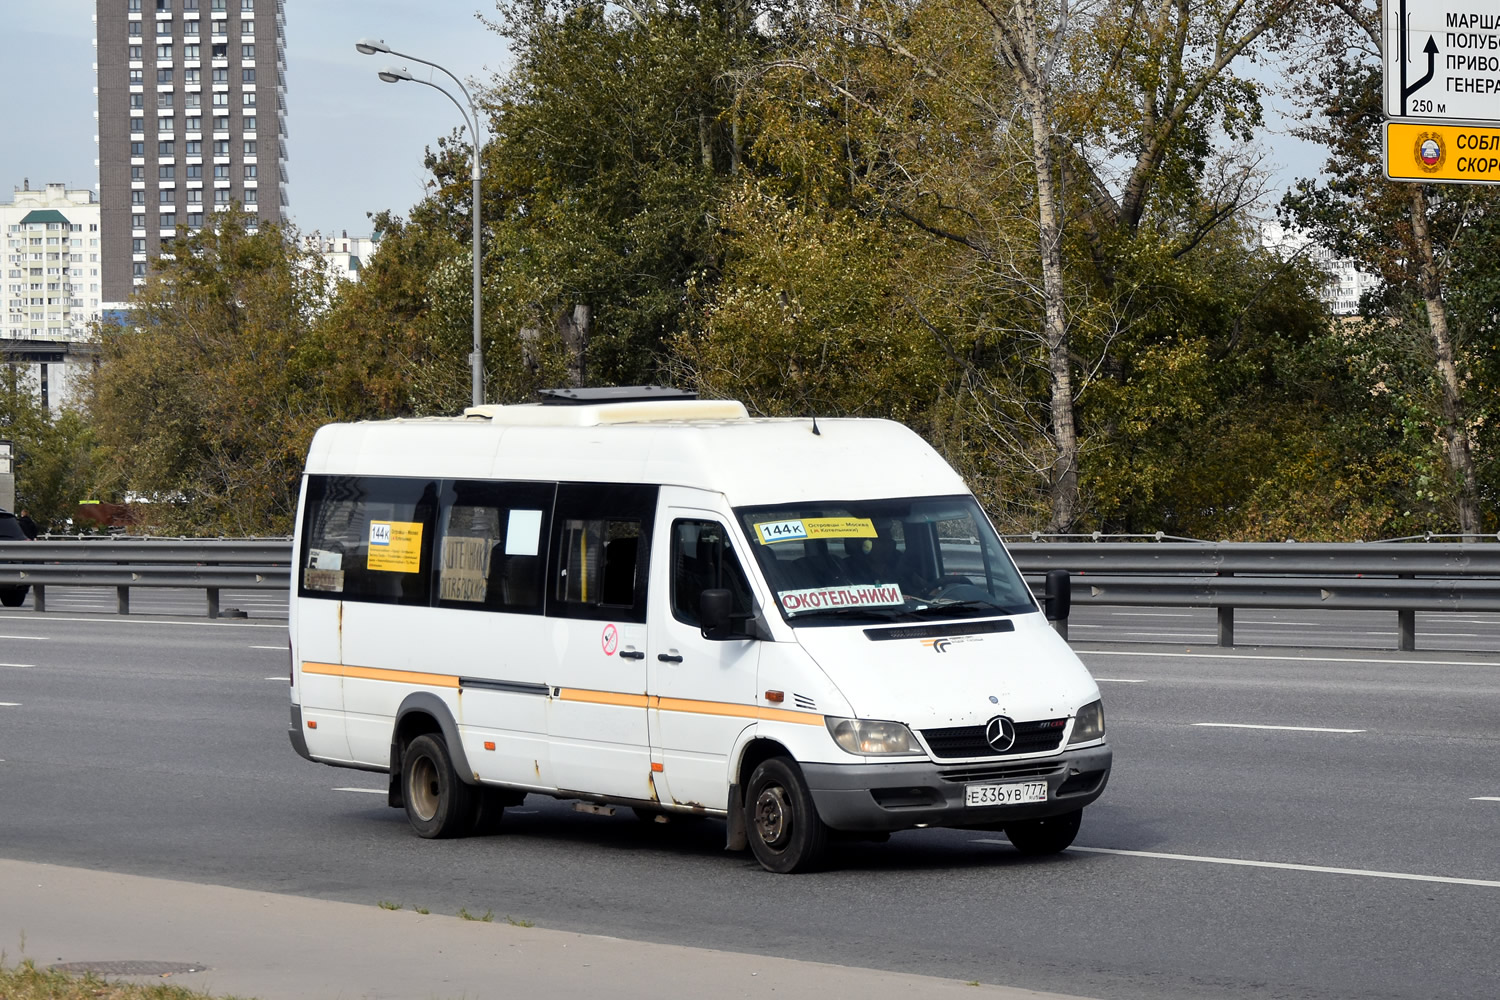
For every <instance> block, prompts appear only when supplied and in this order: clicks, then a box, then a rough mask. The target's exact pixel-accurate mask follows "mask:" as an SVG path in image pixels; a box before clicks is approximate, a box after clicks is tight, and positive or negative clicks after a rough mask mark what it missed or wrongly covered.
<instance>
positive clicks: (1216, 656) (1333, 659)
mask: <svg viewBox="0 0 1500 1000" xmlns="http://www.w3.org/2000/svg"><path fill="white" fill-rule="evenodd" d="M1070 627H1071V626H1070ZM1074 652H1076V653H1078V654H1079V655H1081V656H1156V657H1166V656H1170V657H1176V658H1179V659H1188V660H1283V661H1290V662H1292V663H1403V664H1405V663H1415V664H1417V665H1419V666H1433V667H1493V666H1500V664H1496V663H1493V662H1488V663H1487V662H1485V661H1483V660H1372V659H1369V658H1367V657H1363V656H1269V655H1260V654H1254V655H1252V654H1238V655H1236V654H1234V653H1157V652H1152V651H1150V650H1143V649H1079V650H1074Z"/></svg>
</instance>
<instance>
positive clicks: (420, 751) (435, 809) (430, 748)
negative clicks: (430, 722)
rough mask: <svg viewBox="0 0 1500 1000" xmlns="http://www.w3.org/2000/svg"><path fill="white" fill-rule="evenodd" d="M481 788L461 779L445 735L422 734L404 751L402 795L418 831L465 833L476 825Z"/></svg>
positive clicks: (448, 834)
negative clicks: (446, 744) (454, 766)
mask: <svg viewBox="0 0 1500 1000" xmlns="http://www.w3.org/2000/svg"><path fill="white" fill-rule="evenodd" d="M477 791H478V790H477V789H475V788H473V787H471V786H469V785H466V784H464V783H463V782H462V781H460V780H458V774H457V773H456V772H455V771H454V770H453V761H452V759H451V758H450V757H449V756H448V748H447V746H445V745H444V744H443V740H442V737H440V736H436V735H433V734H427V735H423V736H418V737H417V738H416V739H414V740H412V741H411V743H409V744H408V745H407V747H406V752H405V753H404V754H402V755H401V799H402V802H403V803H405V805H406V818H407V819H408V820H410V821H411V827H412V829H413V830H415V831H417V835H418V836H421V837H425V838H427V839H429V840H431V839H435V838H439V837H462V836H464V835H466V834H468V833H470V832H472V831H473V829H474V823H475V820H476V818H477V815H478V807H479V796H478V795H477V794H476V793H477Z"/></svg>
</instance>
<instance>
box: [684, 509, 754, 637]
mask: <svg viewBox="0 0 1500 1000" xmlns="http://www.w3.org/2000/svg"><path fill="white" fill-rule="evenodd" d="M715 587H723V588H725V589H727V590H728V591H729V594H730V597H731V598H732V601H733V603H732V605H731V608H730V613H731V614H733V615H749V614H750V613H751V601H750V584H749V583H748V582H747V581H746V579H745V573H744V571H743V570H742V569H740V561H739V560H738V559H737V558H735V555H734V549H733V548H731V547H730V545H729V543H728V541H727V540H726V539H725V537H724V527H723V525H721V524H719V522H717V521H673V522H672V617H673V618H676V619H677V620H678V621H680V622H684V623H686V624H688V625H697V624H698V595H700V594H702V593H703V592H704V591H705V590H709V589H711V588H715Z"/></svg>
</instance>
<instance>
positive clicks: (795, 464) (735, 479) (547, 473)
mask: <svg viewBox="0 0 1500 1000" xmlns="http://www.w3.org/2000/svg"><path fill="white" fill-rule="evenodd" d="M468 414H469V415H468V416H464V417H434V418H424V419H417V420H384V421H371V422H364V423H356V424H329V425H328V426H326V427H323V428H322V429H320V430H319V431H318V433H317V435H316V436H315V437H314V438H313V443H312V447H311V449H310V450H309V452H308V458H307V471H308V472H310V473H321V474H342V475H382V476H419V477H432V478H446V479H519V480H543V481H548V480H559V481H582V482H618V483H648V484H660V485H673V486H689V487H696V488H699V489H705V490H712V491H715V492H720V493H723V494H725V495H726V496H727V497H728V499H729V502H730V503H731V504H733V505H735V506H753V505H758V504H770V503H784V502H794V501H799V500H858V499H871V498H878V497H904V496H937V495H945V494H955V493H967V492H968V487H967V486H965V485H964V482H963V480H962V479H961V478H959V476H958V474H957V473H955V472H954V471H953V469H952V468H951V467H950V466H949V465H948V464H947V463H946V462H945V461H943V459H942V457H941V456H939V455H938V454H937V452H935V451H933V450H932V448H931V447H930V446H929V445H928V444H927V442H925V441H923V440H922V439H921V438H920V437H918V436H917V435H916V434H915V433H913V432H912V431H911V430H910V429H908V428H907V427H905V426H903V425H901V424H898V423H895V422H893V421H889V420H868V419H824V420H818V421H817V422H816V428H817V433H814V432H813V431H814V426H815V425H814V422H813V421H812V420H810V419H763V418H751V417H749V416H747V415H746V413H745V409H744V407H743V406H742V405H741V404H740V403H738V402H734V401H732V400H672V401H661V402H654V401H653V402H638V403H605V404H595V405H583V406H538V405H526V406H483V407H474V408H472V409H471V410H469V411H468Z"/></svg>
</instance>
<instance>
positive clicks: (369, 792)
mask: <svg viewBox="0 0 1500 1000" xmlns="http://www.w3.org/2000/svg"><path fill="white" fill-rule="evenodd" d="M334 791H335V792H364V793H365V794H367V795H384V794H386V790H385V789H384V788H335V789H334Z"/></svg>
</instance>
